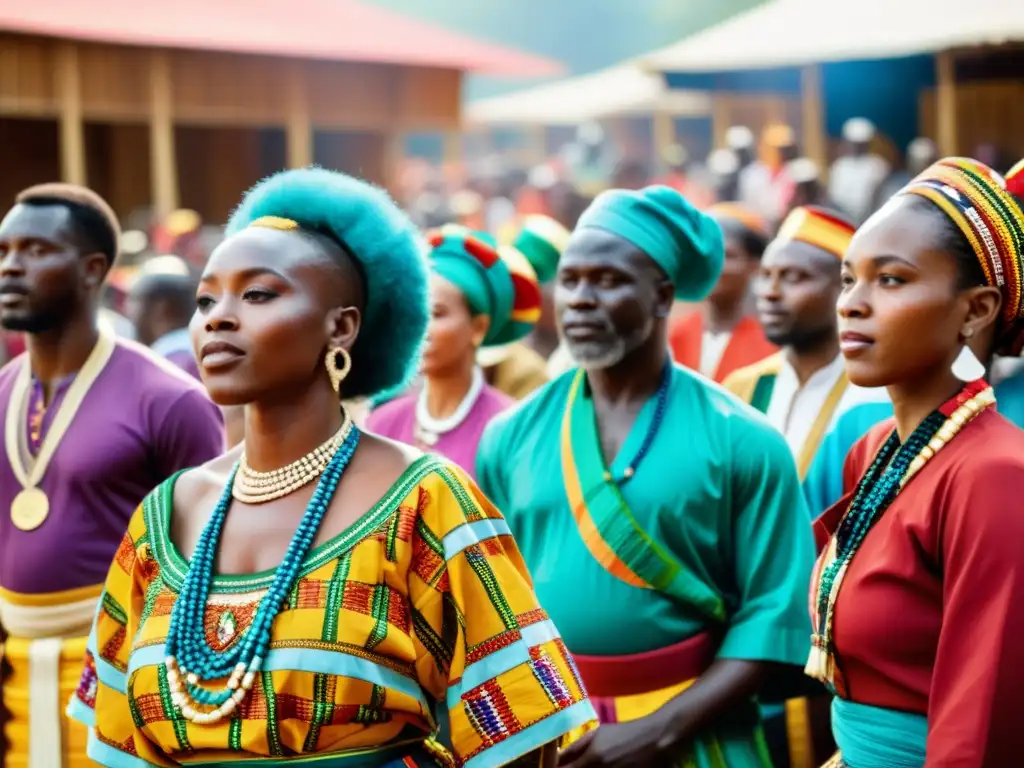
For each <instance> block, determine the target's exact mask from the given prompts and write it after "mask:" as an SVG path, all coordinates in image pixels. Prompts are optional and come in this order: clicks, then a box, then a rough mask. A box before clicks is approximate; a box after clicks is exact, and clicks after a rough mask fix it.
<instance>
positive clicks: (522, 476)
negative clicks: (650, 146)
mask: <svg viewBox="0 0 1024 768" xmlns="http://www.w3.org/2000/svg"><path fill="white" fill-rule="evenodd" d="M722 261H723V244H722V234H721V231H720V229H719V228H718V225H717V224H716V223H715V222H714V221H713V220H712V219H711V218H709V217H708V216H706V215H705V214H703V213H701V212H699V211H697V210H696V209H695V208H693V207H692V206H691V205H690V204H689V203H687V202H686V200H685V199H684V198H683V197H682V196H681V195H679V193H677V192H675V191H674V190H671V189H669V188H667V187H648V188H647V189H643V190H639V191H625V190H614V191H610V192H606V193H604V194H602V195H600V196H599V197H598V198H597V199H596V200H595V201H594V203H593V204H592V205H591V206H590V208H588V209H587V211H586V212H585V213H584V214H583V216H582V217H581V219H580V222H579V224H578V226H577V228H576V230H575V231H574V233H573V235H572V238H571V239H570V241H569V245H568V247H567V249H566V251H565V253H564V254H563V256H562V260H561V262H560V263H559V268H558V277H557V281H556V286H555V297H554V301H555V311H556V315H557V316H558V321H559V326H560V330H561V333H562V335H563V337H564V339H565V342H566V344H567V345H568V348H569V350H570V352H571V353H572V355H573V357H574V358H575V359H576V361H578V362H579V364H580V366H581V367H580V369H579V370H578V371H570V372H569V373H567V374H565V375H563V376H561V377H560V378H558V379H556V380H554V381H552V382H550V383H549V384H547V385H546V386H545V387H543V388H542V389H540V390H538V391H537V392H536V393H534V395H533V396H531V398H530V399H528V400H526V401H525V402H523V403H521V404H520V405H519V406H518V407H517V408H516V409H514V410H512V411H510V412H508V413H507V414H504V415H502V416H499V417H498V418H497V419H495V420H494V421H493V422H492V423H491V425H490V426H489V428H488V430H487V431H486V432H485V434H484V437H483V440H482V442H481V444H480V449H479V452H478V459H477V461H478V476H479V478H480V484H481V486H482V487H483V489H484V490H485V491H486V492H487V494H488V495H489V496H490V497H491V498H492V499H493V500H494V502H495V503H496V504H497V506H498V508H499V509H501V510H502V511H503V512H504V513H505V515H506V517H507V519H508V523H509V526H510V527H511V530H512V532H513V534H514V536H515V538H516V540H517V542H518V543H519V546H520V548H521V550H522V552H523V555H524V557H525V558H526V562H527V565H528V566H529V568H530V571H531V573H532V575H533V578H534V584H535V588H536V591H537V595H538V597H539V598H540V602H541V605H542V607H543V608H544V609H545V611H547V613H548V614H549V615H550V617H551V618H552V619H553V620H554V622H555V623H556V624H557V626H558V627H559V629H560V631H561V633H562V636H563V637H564V639H565V642H566V644H567V646H568V648H569V650H570V651H571V652H572V654H573V656H574V658H575V659H576V662H577V665H578V667H579V671H580V675H581V677H582V678H583V681H584V683H585V684H586V686H587V688H588V690H589V691H590V693H591V696H592V697H593V698H594V700H595V704H596V706H597V708H598V711H599V713H600V714H601V716H602V721H603V722H604V723H605V724H604V725H602V726H601V727H600V728H598V729H597V730H596V731H593V732H591V733H588V734H585V735H583V736H582V737H581V738H580V739H579V740H578V741H576V742H575V743H574V744H572V745H571V746H570V747H569V748H568V749H567V750H566V751H565V752H563V753H562V755H561V758H560V765H568V766H573V767H575V768H581V767H582V766H591V765H601V766H631V767H632V768H637V767H642V766H666V765H672V766H696V767H697V768H747V766H751V767H754V766H756V767H757V768H762V767H767V766H770V763H769V760H768V755H767V752H766V750H765V746H764V742H763V739H762V738H761V735H760V727H759V720H758V712H757V707H756V706H755V702H756V697H757V696H758V693H759V692H761V691H762V689H763V687H764V686H765V685H766V683H767V682H768V681H769V679H776V678H777V677H778V673H779V672H780V671H782V670H784V671H793V670H798V669H799V668H800V667H802V665H803V663H804V661H805V660H806V658H807V653H808V647H809V637H810V634H809V626H808V619H807V612H806V605H807V589H808V582H809V578H810V571H811V567H812V561H813V543H812V539H811V530H810V527H809V526H808V517H807V510H806V507H805V505H804V500H803V496H802V494H801V490H800V485H799V482H798V480H797V474H796V469H795V466H794V462H793V457H792V454H791V452H790V451H789V449H788V447H787V446H786V442H785V440H784V439H783V438H782V436H781V435H779V434H778V433H777V432H776V431H774V430H773V429H772V428H771V427H770V426H769V425H768V423H767V422H766V421H765V420H764V419H763V417H762V416H761V415H760V414H758V413H756V412H754V410H753V409H751V408H749V407H748V406H746V405H745V404H743V403H741V402H740V401H739V400H737V399H736V398H734V397H733V396H731V395H730V394H728V393H726V392H725V391H724V390H722V389H721V388H720V387H718V386H716V385H714V384H713V383H711V382H709V381H708V380H706V379H704V378H702V377H701V376H699V375H698V374H695V373H692V372H690V371H687V370H686V369H684V368H681V367H678V366H674V365H673V364H672V362H671V359H670V357H669V354H668V346H667V337H666V333H667V330H666V328H667V320H668V316H669V312H670V310H671V307H672V302H673V299H674V298H675V299H680V300H683V301H699V300H701V299H702V298H703V297H704V296H705V295H706V294H707V292H708V290H710V288H711V286H712V285H714V283H715V280H716V279H717V277H718V274H719V272H720V270H721V267H722Z"/></svg>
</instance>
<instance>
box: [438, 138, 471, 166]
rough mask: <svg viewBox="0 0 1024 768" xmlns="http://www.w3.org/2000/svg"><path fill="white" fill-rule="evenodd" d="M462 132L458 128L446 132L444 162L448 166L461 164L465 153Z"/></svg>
mask: <svg viewBox="0 0 1024 768" xmlns="http://www.w3.org/2000/svg"><path fill="white" fill-rule="evenodd" d="M463 150H464V148H463V145H462V133H461V132H460V131H458V130H454V131H445V132H444V149H443V150H442V151H443V153H444V158H443V162H444V164H445V165H446V166H451V165H461V164H462V162H463V160H464V159H465V156H464V154H463Z"/></svg>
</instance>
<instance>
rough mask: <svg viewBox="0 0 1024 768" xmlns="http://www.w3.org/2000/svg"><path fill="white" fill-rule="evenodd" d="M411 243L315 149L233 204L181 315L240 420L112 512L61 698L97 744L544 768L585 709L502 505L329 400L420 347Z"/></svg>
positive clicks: (214, 389)
mask: <svg viewBox="0 0 1024 768" xmlns="http://www.w3.org/2000/svg"><path fill="white" fill-rule="evenodd" d="M423 254H424V251H423V248H422V246H421V244H420V242H419V240H418V236H417V234H416V232H415V230H414V229H413V227H412V225H411V224H410V223H409V221H408V220H407V219H406V217H405V216H404V215H403V214H402V213H401V212H400V211H399V210H398V209H397V208H396V207H395V206H394V204H393V203H392V202H391V200H390V199H389V198H388V197H387V195H386V194H384V193H383V192H381V191H379V190H377V189H374V188H372V187H370V186H368V185H366V184H364V183H363V182H360V181H358V180H356V179H353V178H350V177H347V176H343V175H341V174H337V173H333V172H330V171H325V170H320V169H307V170H301V171H288V172H285V173H282V174H279V175H277V176H274V177H271V178H270V179H268V180H266V181H264V182H262V183H261V184H259V185H257V186H256V187H255V188H254V189H253V190H251V191H250V192H249V194H248V195H247V196H246V197H245V199H244V200H243V202H242V204H241V206H240V207H239V209H238V210H237V211H236V212H235V214H234V215H233V217H232V219H231V221H230V223H229V225H228V238H227V239H226V240H225V242H224V243H223V244H222V245H221V246H220V247H219V248H218V249H217V250H216V251H215V252H214V254H213V255H212V256H211V258H210V261H209V263H208V265H207V267H206V270H205V273H204V274H203V277H202V281H201V284H200V287H199V293H198V310H197V312H196V315H195V317H194V319H193V322H192V334H193V341H194V344H195V347H196V352H197V357H198V359H199V362H200V369H201V373H202V376H203V380H204V382H205V384H206V386H207V389H208V390H209V392H210V394H211V396H212V397H213V399H214V400H215V401H216V402H217V403H219V404H222V405H241V404H244V405H245V420H246V424H245V435H246V440H245V443H244V444H243V445H241V446H239V447H238V448H236V449H234V450H233V451H232V452H230V453H228V454H226V455H224V456H222V457H220V458H218V459H215V460H214V461H212V462H210V463H209V464H207V465H204V466H202V467H199V468H197V469H194V470H189V471H187V472H185V473H183V474H181V475H179V476H176V477H173V478H171V479H170V480H168V481H167V482H166V483H164V484H163V485H162V486H160V487H159V488H157V489H156V490H155V491H154V492H153V493H152V494H151V495H150V496H149V497H148V498H147V499H146V501H145V502H144V504H143V505H142V507H141V508H140V509H139V510H138V512H137V513H136V514H135V516H134V518H133V519H132V521H131V524H130V526H129V530H128V533H127V535H126V537H125V539H124V542H123V543H122V545H121V548H120V550H119V551H118V554H117V557H116V558H115V561H114V563H113V564H112V565H111V568H110V573H109V576H108V578H107V582H106V590H105V593H104V596H103V599H102V603H101V607H100V609H99V612H98V614H97V618H96V621H95V625H94V628H93V632H92V636H91V637H90V640H89V646H88V653H87V657H86V661H85V668H84V671H83V675H82V681H81V684H80V686H79V689H78V691H77V693H76V695H75V696H74V698H73V699H72V701H71V705H70V709H69V712H70V714H71V715H72V716H73V717H76V718H78V719H80V720H82V721H84V722H85V723H87V724H88V725H90V726H93V731H92V735H91V738H90V744H89V756H90V758H92V759H93V760H95V761H96V762H98V763H100V764H101V765H104V766H109V768H136V767H138V768H141V767H142V766H149V765H157V766H177V765H190V766H193V765H204V766H213V765H223V764H243V765H250V764H258V765H268V764H269V765H277V764H281V763H287V764H289V765H292V764H296V765H302V764H305V763H307V762H308V763H313V764H316V765H317V766H331V767H332V768H333V767H334V766H339V767H341V768H353V767H358V768H363V766H396V767H398V766H408V767H410V768H411V767H412V766H429V765H441V766H445V765H454V764H458V765H467V766H481V767H483V768H491V766H499V765H505V764H515V765H534V766H537V765H554V762H555V759H556V750H555V747H554V745H555V744H556V743H557V742H558V741H559V739H560V738H561V737H562V736H563V735H565V734H567V733H568V732H570V731H572V730H574V729H577V728H580V727H584V728H585V727H588V724H591V723H592V722H593V721H594V713H593V709H592V707H591V705H590V703H589V701H588V700H587V698H586V694H585V693H584V692H583V689H582V687H581V685H580V682H579V679H578V677H577V675H576V672H575V669H574V668H573V666H572V662H571V661H570V659H569V656H568V654H567V653H566V650H565V646H564V645H563V643H562V640H561V638H560V637H559V634H558V631H557V630H556V629H555V627H554V626H553V625H552V623H551V622H550V620H549V619H548V618H547V616H546V615H545V614H544V612H543V611H542V610H541V609H540V607H539V606H538V604H537V601H536V598H535V596H534V593H533V590H532V587H531V584H530V580H529V576H528V574H527V572H526V569H525V567H524V565H523V562H522V559H521V557H520V555H519V551H518V549H517V548H516V545H515V542H514V541H513V540H512V537H511V536H510V535H509V532H508V527H507V526H506V524H505V521H504V520H503V518H502V517H501V515H500V513H499V512H498V511H497V510H496V509H494V507H493V506H491V504H490V503H489V502H488V501H487V499H486V497H484V496H483V494H481V493H480V491H479V490H478V489H477V488H476V486H475V485H474V484H473V483H472V481H470V480H469V479H468V478H467V476H466V475H465V473H463V472H462V471H461V470H460V469H458V468H456V467H454V466H452V465H450V464H448V463H447V462H445V461H444V460H443V459H440V458H437V457H434V456H425V455H422V454H419V453H417V452H415V451H414V450H412V449H410V448H406V447H403V446H400V445H398V444H396V443H392V442H390V441H387V440H384V439H382V438H378V437H375V436H374V435H372V434H369V433H365V434H364V433H361V432H360V430H359V429H358V427H356V426H354V425H353V424H352V422H351V419H350V418H348V416H347V415H346V414H345V412H344V409H343V408H340V407H339V398H340V397H342V396H344V397H346V398H349V397H360V396H370V395H374V394H376V393H379V392H381V391H383V390H388V389H391V388H395V387H398V386H401V385H402V384H403V383H404V381H405V379H406V378H407V376H408V374H409V372H410V370H411V368H412V367H413V365H414V364H415V358H416V355H417V351H418V348H419V345H420V340H421V339H422V337H423V332H424V329H425V326H426V322H427V278H426V270H425V267H424V260H423V258H424V256H423ZM442 709H443V710H445V711H446V712H447V714H448V717H449V720H450V729H451V734H450V735H451V744H452V748H453V752H454V754H451V753H449V752H448V751H447V750H445V749H443V748H441V747H440V746H438V745H437V744H436V743H435V742H433V741H432V740H431V736H432V735H433V734H434V733H435V732H436V729H437V717H438V713H439V712H440V711H441V710H442Z"/></svg>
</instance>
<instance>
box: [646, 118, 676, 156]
mask: <svg viewBox="0 0 1024 768" xmlns="http://www.w3.org/2000/svg"><path fill="white" fill-rule="evenodd" d="M651 120H652V124H651V140H652V141H653V143H654V158H655V161H656V162H657V163H658V164H659V165H661V164H664V162H665V156H666V155H667V153H668V149H669V147H671V146H672V145H673V144H675V143H676V120H675V117H674V116H673V115H672V114H671V113H670V112H665V111H659V112H655V113H654V115H653V116H652V118H651Z"/></svg>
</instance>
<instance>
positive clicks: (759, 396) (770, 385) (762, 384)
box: [750, 373, 778, 413]
mask: <svg viewBox="0 0 1024 768" xmlns="http://www.w3.org/2000/svg"><path fill="white" fill-rule="evenodd" d="M776 378H778V374H775V373H766V374H764V375H763V376H760V377H758V379H757V384H755V385H754V394H753V395H752V396H751V398H750V404H751V405H752V406H754V407H755V408H757V410H759V411H760V412H761V413H768V404H769V403H771V401H772V392H774V391H775V379H776Z"/></svg>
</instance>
